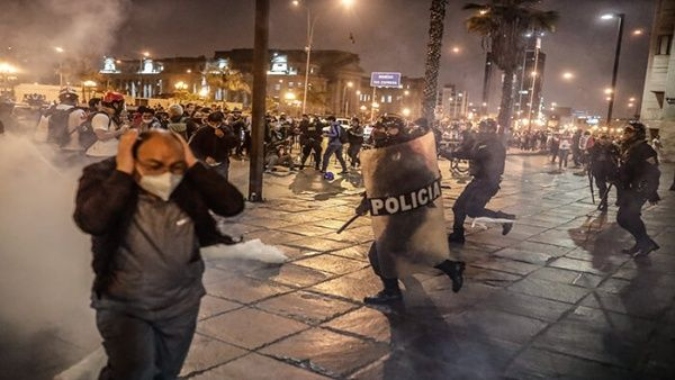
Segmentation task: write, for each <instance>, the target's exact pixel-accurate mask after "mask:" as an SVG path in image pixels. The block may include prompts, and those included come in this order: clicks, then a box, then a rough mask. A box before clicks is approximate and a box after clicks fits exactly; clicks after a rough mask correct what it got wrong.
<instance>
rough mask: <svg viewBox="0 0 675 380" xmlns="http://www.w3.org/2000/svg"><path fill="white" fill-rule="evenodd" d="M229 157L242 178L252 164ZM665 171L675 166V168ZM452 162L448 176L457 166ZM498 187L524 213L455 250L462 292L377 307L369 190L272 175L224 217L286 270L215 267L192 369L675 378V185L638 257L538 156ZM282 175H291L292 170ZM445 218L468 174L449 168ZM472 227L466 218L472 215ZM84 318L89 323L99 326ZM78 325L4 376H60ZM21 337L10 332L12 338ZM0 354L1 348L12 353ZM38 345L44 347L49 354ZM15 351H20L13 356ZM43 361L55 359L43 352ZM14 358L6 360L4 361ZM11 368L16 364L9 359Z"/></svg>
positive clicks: (409, 283) (413, 295)
mask: <svg viewBox="0 0 675 380" xmlns="http://www.w3.org/2000/svg"><path fill="white" fill-rule="evenodd" d="M243 168H245V167H244V166H243V165H238V164H236V165H233V169H232V170H233V171H232V172H231V175H232V179H233V181H235V183H236V184H237V185H238V186H239V187H240V188H241V189H245V188H246V181H247V179H248V173H247V172H246V171H245V170H244V169H243ZM673 168H674V167H673V166H672V165H671V166H667V167H666V169H665V170H664V173H672V169H673ZM441 170H442V172H443V173H444V174H446V173H448V172H447V170H448V167H447V162H446V161H441ZM506 171H507V173H506V175H505V180H504V182H503V186H502V190H501V191H500V193H499V194H498V196H497V197H496V198H495V199H494V200H493V201H492V202H491V203H490V204H489V205H488V206H489V207H493V208H495V209H499V208H503V209H504V210H507V212H516V213H517V214H518V219H517V220H516V223H515V225H514V229H513V231H512V232H511V233H510V234H509V235H508V236H506V237H503V236H502V235H501V229H500V226H499V225H488V226H487V230H486V229H482V228H478V227H476V228H470V227H468V226H467V232H468V241H467V243H466V244H465V245H464V246H463V247H457V246H451V255H453V256H455V255H456V256H457V257H461V258H462V259H463V260H466V261H467V263H468V267H467V271H466V281H465V285H464V288H463V289H462V291H461V292H459V293H453V292H452V291H451V289H450V288H451V283H450V281H449V279H448V278H447V277H446V276H445V275H441V274H435V273H428V274H420V275H416V276H414V277H410V278H404V279H402V284H403V288H404V302H403V303H402V304H401V305H399V306H398V307H394V308H388V307H381V308H370V307H365V306H364V305H363V302H362V299H363V297H364V296H366V295H371V294H373V293H375V292H377V291H378V290H380V287H381V284H380V282H379V280H378V278H377V277H376V276H375V275H374V274H373V273H372V270H371V269H370V268H369V266H368V265H369V264H368V261H367V258H366V254H367V251H368V248H369V246H370V242H371V241H372V229H371V226H370V218H368V217H365V218H359V219H357V220H356V222H355V223H354V224H352V225H351V226H350V227H349V228H348V229H347V230H346V231H345V233H344V234H339V235H338V234H336V230H337V228H339V227H340V226H341V225H342V224H343V223H344V221H346V220H347V219H349V218H350V217H351V216H352V215H353V213H354V207H355V206H356V205H357V204H358V202H359V199H360V196H359V195H358V192H359V191H361V190H360V189H358V188H355V187H354V185H353V183H352V182H350V180H352V178H351V177H354V178H353V179H354V181H353V182H354V183H356V181H355V180H356V179H357V178H356V177H358V174H356V173H354V174H351V175H350V178H345V179H340V180H336V181H334V182H333V183H327V182H326V181H324V180H322V179H321V177H320V176H318V175H316V173H314V172H313V171H312V170H306V172H302V173H300V174H298V175H283V176H282V175H279V176H276V175H274V176H273V175H266V176H265V186H266V189H267V190H266V191H267V193H266V194H265V198H266V199H268V201H266V202H264V203H248V204H247V210H246V211H245V212H244V214H243V215H241V216H239V217H237V218H232V219H229V220H226V221H225V222H224V223H222V226H223V227H224V228H225V229H226V230H228V231H239V232H238V233H239V234H243V235H244V237H245V238H246V239H254V238H260V239H262V240H263V241H264V242H266V243H268V244H273V245H275V246H277V247H278V248H279V249H281V250H282V251H284V252H285V253H286V254H287V256H288V257H289V259H290V262H289V263H286V264H284V265H282V266H266V265H260V264H259V263H251V262H237V261H233V260H212V261H209V262H207V263H206V266H207V269H206V273H205V277H204V283H205V286H206V288H207V293H208V295H207V296H206V297H205V298H204V299H203V302H202V307H201V310H200V316H199V318H200V321H199V323H198V327H197V331H198V333H197V335H196V336H195V339H194V342H193V345H192V348H191V351H190V354H189V356H188V360H187V362H186V365H185V368H184V369H183V377H184V378H185V379H218V380H220V379H312V380H313V379H374V380H375V379H377V380H385V379H386V380H390V379H395V380H397V379H401V380H402V379H406V380H408V379H425V380H426V379H443V380H446V379H551V378H556V379H659V380H660V379H664V380H665V379H672V378H675V367H674V364H673V363H675V361H673V360H672V358H673V357H675V352H674V351H675V344H673V342H675V327H673V326H675V302H674V301H675V213H673V212H672V211H673V210H675V194H674V193H671V192H668V191H667V189H666V188H667V186H669V180H668V181H662V189H661V197H662V198H663V200H662V202H661V203H660V204H659V205H658V206H657V207H654V208H650V209H645V210H643V215H644V220H645V222H646V224H647V229H648V231H649V232H650V233H651V234H652V236H653V237H654V238H655V239H656V241H657V242H658V243H659V244H660V245H661V247H662V248H661V249H660V250H659V251H657V252H654V253H652V254H651V255H650V256H649V257H648V258H646V259H641V260H633V259H632V258H630V257H627V256H625V255H622V254H621V253H620V249H621V248H623V247H626V246H629V245H631V244H632V242H631V239H630V237H629V236H628V234H627V233H626V232H625V231H623V230H621V229H620V228H618V227H617V226H616V223H615V220H614V218H615V213H616V209H615V208H614V207H612V206H610V212H609V213H608V214H607V215H606V216H602V215H600V214H599V213H595V214H591V216H587V214H589V212H591V211H593V209H594V206H593V205H592V203H591V201H590V197H589V195H588V188H587V186H588V185H587V179H586V178H585V177H578V176H575V175H574V174H573V173H572V171H571V170H568V171H567V172H563V173H555V174H553V173H550V172H551V167H550V166H549V165H547V164H546V163H545V158H544V157H540V156H509V157H508V159H507V169H506ZM284 174H285V173H284ZM444 177H447V178H444V180H443V185H444V186H447V185H449V186H450V187H451V189H447V188H444V189H443V192H444V194H443V195H444V198H445V202H444V208H445V215H446V220H445V225H446V227H447V228H450V227H451V225H452V211H451V207H452V204H453V200H454V199H456V197H457V196H458V194H459V193H460V191H461V190H462V188H463V187H464V184H462V183H459V182H458V180H457V179H453V178H450V176H446V175H444ZM469 223H470V221H469ZM88 328H90V329H92V327H91V326H89V327H88ZM92 335H93V336H94V338H95V339H93V340H91V339H89V340H87V339H83V337H80V338H79V339H78V338H76V337H75V336H74V335H73V334H71V333H69V332H68V331H67V330H63V331H60V332H57V333H48V334H46V333H43V334H41V335H39V339H36V340H34V341H26V342H21V344H18V343H16V344H13V345H12V347H13V348H14V350H13V351H11V352H12V355H11V356H8V355H7V354H4V351H3V352H2V354H0V363H2V364H0V378H12V376H4V374H3V373H2V371H3V370H5V369H6V368H19V367H20V364H17V363H28V362H27V361H24V360H23V359H25V357H29V356H30V357H31V358H32V357H34V356H35V352H34V350H35V348H34V347H35V346H36V345H40V346H48V347H50V348H49V350H50V351H51V350H54V354H52V355H41V356H38V357H39V358H40V359H41V360H40V361H39V364H38V365H36V366H34V371H29V370H25V371H24V372H23V373H25V374H26V375H25V376H24V377H16V376H15V377H14V379H20V380H23V379H30V380H33V379H39V378H48V376H35V374H36V373H37V374H54V373H56V372H58V371H60V370H63V369H64V368H66V367H67V366H69V365H70V364H72V363H73V362H75V361H77V360H79V359H80V358H81V357H82V356H84V355H86V353H87V350H86V349H85V347H96V346H97V345H98V344H99V342H100V339H98V338H97V335H96V333H95V331H94V333H93V334H92ZM10 341H13V340H12V339H11V338H10V337H8V335H7V333H3V332H1V331H0V349H2V348H3V347H6V346H2V344H3V342H10ZM0 351H2V350H0ZM38 353H39V352H38ZM8 358H9V359H8ZM43 358H44V359H43ZM8 360H9V361H10V362H8ZM5 364H7V365H9V364H11V366H7V365H5Z"/></svg>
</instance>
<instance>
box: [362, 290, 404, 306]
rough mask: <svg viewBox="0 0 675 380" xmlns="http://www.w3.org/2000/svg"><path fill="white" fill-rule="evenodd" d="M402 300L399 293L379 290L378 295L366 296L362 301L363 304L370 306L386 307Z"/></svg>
mask: <svg viewBox="0 0 675 380" xmlns="http://www.w3.org/2000/svg"><path fill="white" fill-rule="evenodd" d="M402 300H403V295H402V294H401V291H400V290H399V291H394V290H381V291H380V292H379V293H377V294H375V295H374V296H368V297H365V298H364V299H363V302H364V303H367V304H370V305H386V304H391V303H396V302H401V301H402Z"/></svg>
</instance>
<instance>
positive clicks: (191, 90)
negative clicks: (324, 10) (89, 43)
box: [100, 49, 424, 120]
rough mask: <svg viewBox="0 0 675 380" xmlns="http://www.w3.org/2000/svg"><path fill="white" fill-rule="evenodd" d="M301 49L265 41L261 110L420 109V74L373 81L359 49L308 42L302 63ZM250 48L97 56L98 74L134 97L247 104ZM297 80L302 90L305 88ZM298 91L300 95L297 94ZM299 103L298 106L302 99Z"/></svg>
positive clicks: (364, 114)
mask: <svg viewBox="0 0 675 380" xmlns="http://www.w3.org/2000/svg"><path fill="white" fill-rule="evenodd" d="M306 67H307V55H306V53H305V51H304V50H284V49H273V50H270V52H269V67H268V71H267V110H268V111H269V112H271V113H276V114H282V113H284V114H287V115H290V116H300V115H301V114H302V113H303V108H304V112H305V113H307V114H316V115H328V114H332V115H336V116H341V117H352V116H358V117H361V118H364V119H365V120H370V118H371V116H372V117H374V116H377V115H380V114H383V113H395V114H399V115H402V116H405V117H407V118H411V119H412V118H416V117H420V116H421V114H422V98H423V91H424V79H423V78H408V77H405V76H404V77H401V83H400V86H397V87H395V88H373V87H371V85H370V78H369V77H368V76H367V73H365V72H364V70H363V69H362V68H361V67H360V64H359V56H358V55H356V54H353V53H349V52H344V51H339V50H313V51H312V55H311V61H310V65H309V70H308V71H306ZM252 71H253V49H233V50H224V51H216V52H215V54H214V57H213V58H206V57H204V56H200V57H178V58H161V59H160V58H158V59H151V58H149V57H143V58H141V59H138V60H124V61H120V60H116V59H115V58H113V57H105V59H104V61H103V64H102V68H101V70H100V75H101V77H102V78H103V81H104V82H103V83H105V87H106V88H111V89H116V90H118V91H122V92H124V93H126V94H127V95H129V96H132V97H134V98H137V99H138V98H140V99H141V101H139V102H137V103H143V101H142V99H143V98H184V97H181V96H177V95H181V94H182V95H186V94H189V95H190V96H191V97H190V99H195V100H197V99H202V100H204V101H205V102H208V101H227V102H240V103H242V104H243V106H244V107H249V106H250V99H251V97H250V89H251V88H252V84H253V76H252V74H251V73H252ZM305 83H307V86H306V87H307V90H306V91H305ZM305 99H306V102H305V101H304V100H305ZM303 103H304V107H303Z"/></svg>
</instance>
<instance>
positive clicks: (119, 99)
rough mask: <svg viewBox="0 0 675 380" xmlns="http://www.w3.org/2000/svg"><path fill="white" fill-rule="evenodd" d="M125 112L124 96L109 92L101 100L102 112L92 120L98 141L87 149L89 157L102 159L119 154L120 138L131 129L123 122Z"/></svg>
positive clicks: (92, 126) (92, 127)
mask: <svg viewBox="0 0 675 380" xmlns="http://www.w3.org/2000/svg"><path fill="white" fill-rule="evenodd" d="M122 110H124V95H122V94H120V93H119V92H114V91H108V92H107V93H106V94H105V95H104V96H103V99H101V111H102V112H99V113H96V114H94V116H93V118H92V119H91V129H92V130H93V131H94V133H95V134H96V141H95V142H94V143H93V144H92V145H91V146H90V147H89V149H87V151H86V153H85V154H86V155H87V157H91V158H93V159H96V160H98V159H100V158H103V157H112V156H114V155H116V154H117V144H118V141H117V140H118V138H119V136H121V135H123V134H124V132H126V131H127V130H128V129H129V126H128V125H127V124H125V123H123V122H122V120H121V118H120V115H121V114H122Z"/></svg>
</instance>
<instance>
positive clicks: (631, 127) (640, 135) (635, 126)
mask: <svg viewBox="0 0 675 380" xmlns="http://www.w3.org/2000/svg"><path fill="white" fill-rule="evenodd" d="M626 131H631V132H633V133H635V138H637V139H644V138H645V137H647V127H645V125H644V124H642V123H640V122H639V121H636V120H633V121H629V122H628V125H627V126H626V128H625V129H624V132H626Z"/></svg>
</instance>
